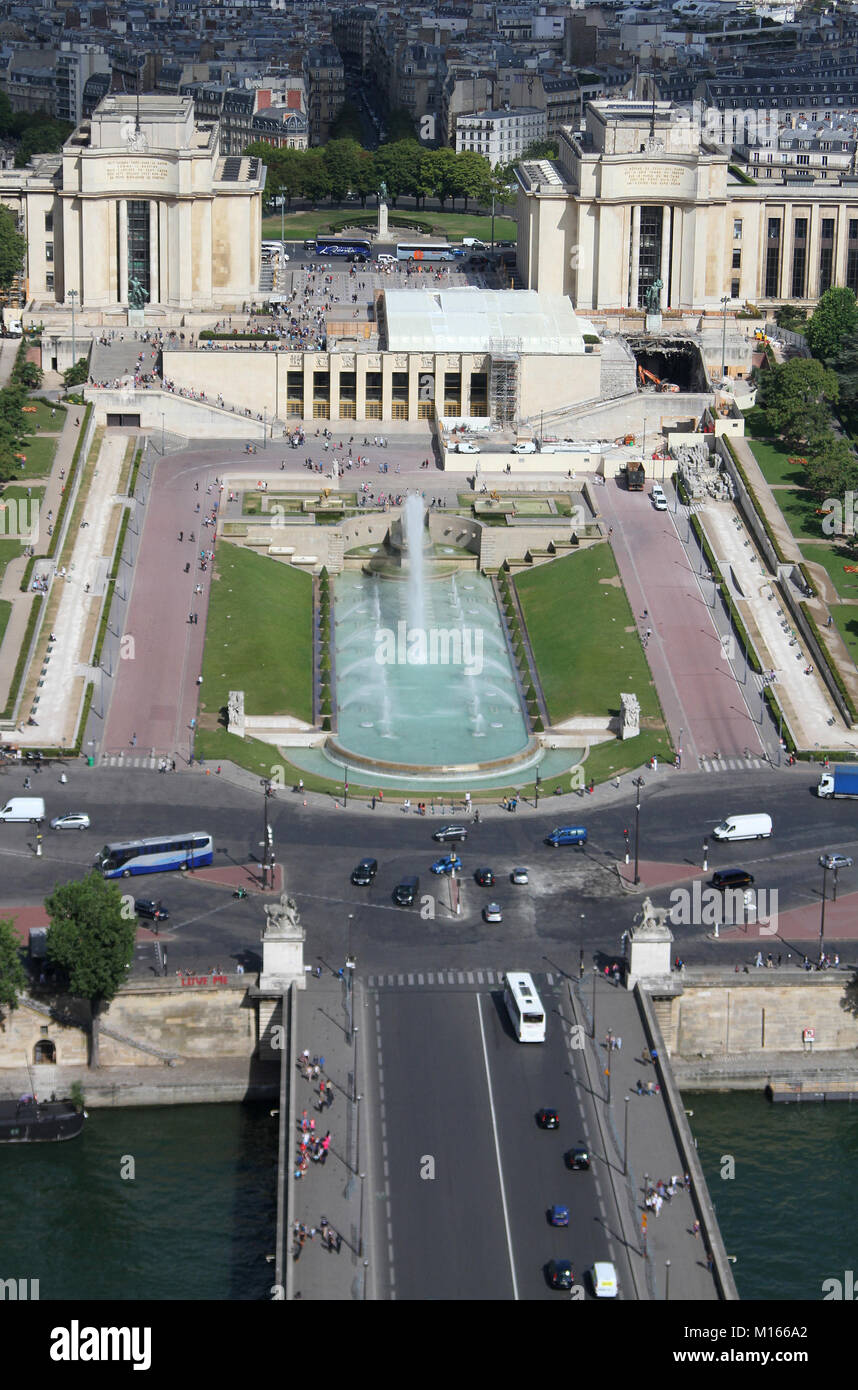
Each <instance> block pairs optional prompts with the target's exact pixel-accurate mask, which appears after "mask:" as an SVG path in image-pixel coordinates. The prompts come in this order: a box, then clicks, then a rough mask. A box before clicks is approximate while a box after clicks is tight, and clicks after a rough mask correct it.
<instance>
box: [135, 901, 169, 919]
mask: <svg viewBox="0 0 858 1390" xmlns="http://www.w3.org/2000/svg"><path fill="white" fill-rule="evenodd" d="M134 911H135V912H136V913H137V916H138V917H148V918H149V920H150V921H152V922H166V921H167V918H168V917H169V916H170V914H169V912H168V911H167V909H166V907H165V906H164V904H163V903H162V901H161V899H160V898H135V899H134Z"/></svg>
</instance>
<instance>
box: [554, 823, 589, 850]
mask: <svg viewBox="0 0 858 1390" xmlns="http://www.w3.org/2000/svg"><path fill="white" fill-rule="evenodd" d="M545 843H546V844H547V845H552V846H553V847H554V849H557V847H558V845H586V843H587V831H586V829H585V828H584V826H583V825H559V826H558V827H557V829H556V830H552V832H551V834H550V835H546V837H545Z"/></svg>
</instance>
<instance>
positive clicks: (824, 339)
mask: <svg viewBox="0 0 858 1390" xmlns="http://www.w3.org/2000/svg"><path fill="white" fill-rule="evenodd" d="M856 334H858V304H856V301H855V295H854V294H853V292H852V290H847V289H844V288H838V287H836V286H833V287H832V288H831V289H830V290H826V291H825V294H824V295H823V296H822V298H821V299H820V301H819V303H818V304H817V306H816V308H815V309H814V311H813V313H812V315H811V317H810V321H809V322H808V325H807V345H808V347H809V348H810V350H811V352H812V353H813V355H814V357H817V358H819V360H820V361H822V362H828V363H830V362H832V361H834V359H835V358H836V357H837V356H838V355H839V353H840V352H841V350H842V348H843V347H844V346H845V345H846V344H847V343H848V342H850V341H851V340H852V339H853V338H854V337H855V336H856Z"/></svg>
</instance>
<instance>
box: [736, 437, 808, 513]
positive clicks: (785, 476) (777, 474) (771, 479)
mask: <svg viewBox="0 0 858 1390" xmlns="http://www.w3.org/2000/svg"><path fill="white" fill-rule="evenodd" d="M748 446H749V448H750V450H751V453H752V454H753V455H754V458H755V459H756V460H757V463H758V464H759V465H760V469H761V470H762V474H763V477H764V478H765V480H766V482H767V483H791V484H793V485H794V484H796V483H798V484H802V483H805V482H806V481H807V479H806V477H805V471H804V469H803V468H801V467H800V466H799V467H797V466H796V465H795V464H794V463H790V462H789V460H790V459H791V458H795V457H797V455H795V454H787V453H785V452H784V450H783V449H782V448H781V447H780V446H779V445H778V444H774V443H770V442H763V441H762V440H759V439H749V440H748ZM777 500H778V502H782V498H781V495H780V494H778V495H777Z"/></svg>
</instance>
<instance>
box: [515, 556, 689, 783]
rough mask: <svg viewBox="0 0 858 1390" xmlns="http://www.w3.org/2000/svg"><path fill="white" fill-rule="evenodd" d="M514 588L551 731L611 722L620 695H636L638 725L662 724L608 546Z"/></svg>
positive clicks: (545, 568) (536, 573) (544, 568)
mask: <svg viewBox="0 0 858 1390" xmlns="http://www.w3.org/2000/svg"><path fill="white" fill-rule="evenodd" d="M603 581H607V582H603ZM515 584H516V589H517V590H518V594H519V597H520V599H521V606H522V610H523V612H524V616H525V621H526V622H527V630H528V633H529V635H530V640H531V644H532V646H533V653H534V657H535V658H536V664H537V667H538V669H539V676H540V680H541V682H542V689H543V691H544V694H545V699H546V702H547V705H548V712H549V715H550V717H551V720H552V722H553V723H558V722H559V721H561V720H563V719H571V718H574V717H580V716H583V715H592V716H594V717H604V716H606V715H612V714H618V713H619V708H620V692H621V691H631V692H633V693H634V694H636V695H637V697H638V699H639V701H640V706H641V718H642V719H651V720H655V721H658V723H659V724H660V723H661V722H662V715H661V709H660V707H659V702H658V696H657V694H656V691H655V686H654V684H653V681H652V678H651V676H650V673H649V667H648V665H647V661H646V657H645V656H644V653H643V649H642V647H641V643H640V638H639V637H638V634H637V628H636V624H635V620H634V616H633V614H632V611H631V608H630V607H629V602H628V599H627V598H626V595H625V591H624V589H623V588H622V586H621V584H620V582H619V578H618V575H617V567H616V564H615V562H614V557H613V555H612V553H611V550H610V547H609V546H607V545H595V546H592V547H590V548H589V549H587V550H582V551H581V552H579V553H578V554H577V555H567V556H564V557H563V559H560V560H554V561H552V563H551V564H547V565H540V567H539V569H536V570H533V571H532V572H531V573H530V574H521V575H519V576H518V577H517V578H516V581H515ZM638 761H639V760H638Z"/></svg>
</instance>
